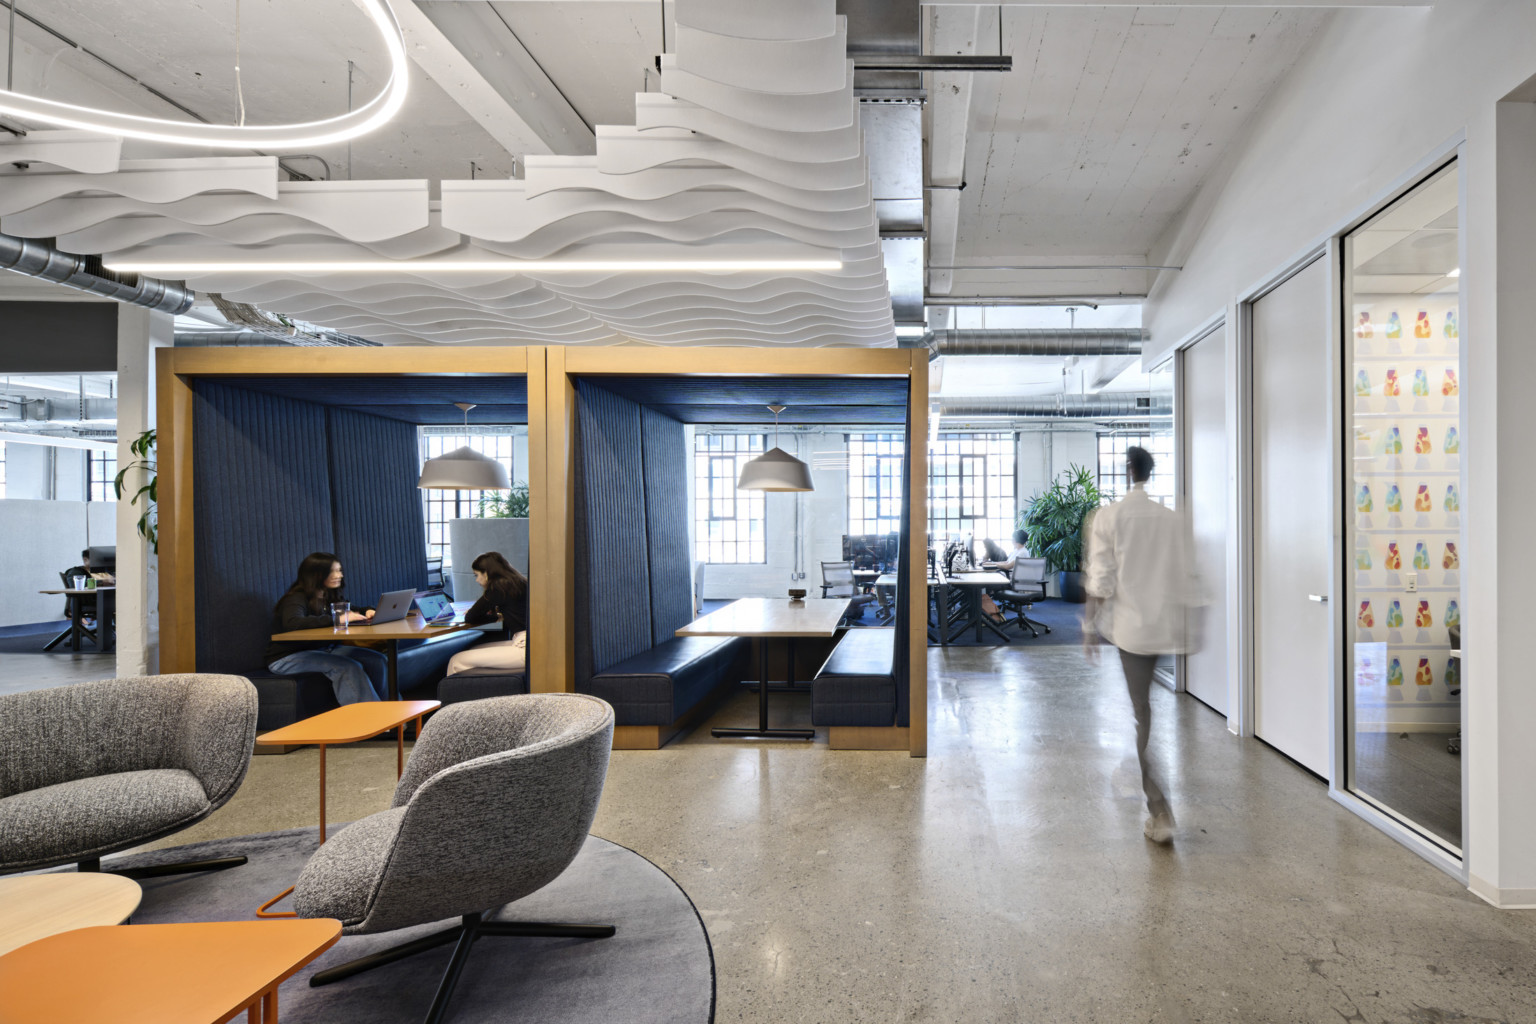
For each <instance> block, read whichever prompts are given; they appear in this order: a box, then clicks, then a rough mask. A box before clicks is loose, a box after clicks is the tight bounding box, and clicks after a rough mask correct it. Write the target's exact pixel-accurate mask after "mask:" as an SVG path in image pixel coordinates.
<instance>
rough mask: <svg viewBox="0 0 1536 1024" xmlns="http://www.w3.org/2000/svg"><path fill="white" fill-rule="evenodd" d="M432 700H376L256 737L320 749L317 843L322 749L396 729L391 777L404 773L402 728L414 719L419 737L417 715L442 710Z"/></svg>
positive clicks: (322, 823) (322, 808) (322, 825)
mask: <svg viewBox="0 0 1536 1024" xmlns="http://www.w3.org/2000/svg"><path fill="white" fill-rule="evenodd" d="M442 706H443V705H442V703H441V702H440V701H435V700H377V701H373V700H371V701H365V702H363V703H360V704H346V705H343V706H342V707H339V708H336V709H334V710H332V711H327V712H324V713H323V714H319V715H315V716H314V717H313V718H306V719H304V720H303V721H301V722H294V723H293V724H292V725H285V726H283V727H282V728H281V729H274V730H273V731H271V732H268V733H262V734H261V735H260V736H258V737H256V742H257V743H272V744H280V745H287V744H292V745H294V746H301V745H309V744H313V745H315V746H318V747H319V748H320V841H321V842H322V843H323V842H325V748H326V747H328V746H334V745H336V744H338V743H356V742H358V741H359V740H366V739H372V738H373V737H375V736H377V735H379V734H380V733H384V732H388V731H389V730H391V729H399V730H400V735H399V738H398V739H397V741H396V747H395V778H399V777H400V776H401V775H402V774H404V772H405V729H404V725H405V723H406V722H409V721H410V720H411V719H413V718H414V719H415V720H416V735H418V736H420V735H421V716H422V715H425V714H426V713H427V712H428V711H436V710H437V709H438V708H440V707H442Z"/></svg>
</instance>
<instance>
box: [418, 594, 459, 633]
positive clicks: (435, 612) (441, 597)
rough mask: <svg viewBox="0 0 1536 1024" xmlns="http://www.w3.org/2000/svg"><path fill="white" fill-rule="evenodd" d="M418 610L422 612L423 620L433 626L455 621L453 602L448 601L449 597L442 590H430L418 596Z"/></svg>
mask: <svg viewBox="0 0 1536 1024" xmlns="http://www.w3.org/2000/svg"><path fill="white" fill-rule="evenodd" d="M416 610H417V611H419V612H421V617H422V618H424V619H426V620H427V621H428V622H430V623H432V624H433V625H438V624H440V623H444V622H452V621H453V616H454V611H453V602H452V601H450V600H448V595H447V594H445V593H443V592H442V591H441V590H429V591H427V592H426V593H422V594H417V595H416Z"/></svg>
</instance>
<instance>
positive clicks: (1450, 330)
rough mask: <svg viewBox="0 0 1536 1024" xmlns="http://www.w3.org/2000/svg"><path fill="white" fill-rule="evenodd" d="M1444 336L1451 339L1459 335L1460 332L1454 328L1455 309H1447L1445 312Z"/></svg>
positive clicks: (1453, 339)
mask: <svg viewBox="0 0 1536 1024" xmlns="http://www.w3.org/2000/svg"><path fill="white" fill-rule="evenodd" d="M1445 336H1446V337H1447V338H1449V339H1450V340H1452V341H1455V340H1456V339H1457V338H1459V337H1461V332H1460V331H1459V330H1457V329H1456V311H1455V310H1454V309H1451V310H1447V311H1446V314H1445Z"/></svg>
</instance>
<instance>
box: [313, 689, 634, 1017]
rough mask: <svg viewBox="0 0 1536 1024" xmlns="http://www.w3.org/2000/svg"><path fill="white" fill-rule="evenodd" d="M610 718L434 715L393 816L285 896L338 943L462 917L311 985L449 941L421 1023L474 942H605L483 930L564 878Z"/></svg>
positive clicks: (478, 711) (581, 705)
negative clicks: (321, 921)
mask: <svg viewBox="0 0 1536 1024" xmlns="http://www.w3.org/2000/svg"><path fill="white" fill-rule="evenodd" d="M612 746H613V708H611V707H609V706H608V704H607V703H605V702H604V701H601V700H599V699H598V698H596V697H589V696H586V695H583V694H574V693H572V694H563V693H545V694H529V695H525V696H514V697H492V698H489V699H486V700H476V701H469V702H466V703H463V704H454V705H452V706H450V707H446V708H443V709H442V710H441V711H439V712H438V713H437V714H436V715H434V716H433V717H432V718H431V720H430V721H428V722H427V725H426V728H424V729H423V730H422V733H421V739H419V740H418V741H417V743H416V747H415V749H414V750H412V751H411V758H410V761H409V762H407V764H406V766H405V774H404V775H403V776H401V778H400V782H399V784H398V785H397V786H396V787H395V799H394V805H393V806H392V807H391V808H390V809H389V810H387V811H380V812H379V813H377V814H371V815H369V816H368V817H366V818H363V819H362V820H360V821H355V822H353V823H352V824H351V825H348V826H347V827H346V828H344V829H342V830H341V831H340V832H338V833H336V835H334V836H333V837H331V838H330V839H329V840H328V841H327V842H326V843H325V845H324V846H322V847H320V849H319V850H317V851H316V852H315V854H314V856H313V857H311V858H310V860H309V864H308V865H306V866H305V868H304V871H303V873H302V874H301V875H300V876H299V880H298V882H297V883H296V884H295V885H294V889H293V906H294V909H295V911H296V912H297V914H298V916H300V917H334V918H339V919H340V920H341V922H342V924H343V925H344V927H343V929H342V933H343V934H345V935H362V934H369V933H372V932H384V931H392V930H394V929H396V928H407V927H410V926H412V925H418V924H426V923H428V922H431V921H441V920H443V919H444V918H447V917H460V918H462V923H461V924H460V925H459V926H457V927H455V928H451V929H449V930H447V931H444V932H438V933H437V934H434V935H429V936H426V937H425V938H421V939H417V940H416V941H414V942H408V943H405V944H404V945H401V946H395V947H394V948H392V949H388V950H385V951H383V952H380V953H375V954H373V955H372V956H368V957H364V958H362V959H360V960H354V961H352V962H351V963H347V964H342V965H341V966H339V967H333V968H330V969H328V970H325V971H321V972H320V973H318V974H316V975H315V976H314V977H312V978H311V979H310V982H309V983H310V984H311V985H314V986H318V985H325V984H329V983H330V982H333V981H340V980H341V979H343V978H348V977H351V976H352V975H354V974H358V973H360V972H362V971H366V970H370V969H372V968H374V967H381V966H383V965H384V964H388V963H393V962H394V961H396V960H399V959H401V958H403V957H407V956H411V955H412V954H415V953H419V952H421V951H423V950H427V949H431V948H433V947H435V946H440V945H443V944H444V943H447V942H453V941H455V940H457V942H458V945H457V947H456V948H455V949H454V952H453V958H452V960H451V961H450V962H449V964H448V970H447V971H446V972H445V973H444V975H443V980H442V982H441V983H440V984H439V986H438V990H437V996H436V998H434V999H433V1001H432V1009H431V1011H430V1012H429V1013H428V1014H427V1018H426V1019H427V1021H428V1024H436V1022H437V1021H440V1020H441V1019H442V1017H443V1013H444V1012H445V1010H446V1008H447V1005H448V999H449V997H450V996H451V995H452V994H453V987H454V985H455V983H456V982H457V981H458V978H459V972H460V971H462V970H463V968H464V961H465V959H466V958H467V957H468V955H469V950H470V946H471V945H472V944H473V943H474V941H475V939H476V938H478V937H479V936H481V935H532V936H550V937H564V938H607V937H608V936H610V935H612V934H613V932H614V929H613V927H612V926H611V925H565V924H524V923H516V924H514V923H509V922H498V921H486V920H483V919H482V915H488V914H490V913H492V912H494V911H495V910H496V909H498V908H500V907H501V906H503V905H505V904H507V903H511V902H512V901H513V900H518V899H521V898H523V897H524V896H527V895H528V894H530V893H532V892H535V891H537V890H538V889H541V888H543V887H544V886H545V885H548V884H549V883H550V882H552V881H554V880H555V879H556V878H557V877H559V875H560V873H561V872H562V871H564V870H565V869H566V867H568V866H569V865H570V863H571V861H573V860H575V859H576V854H577V853H578V852H579V851H580V850H581V846H582V843H584V842H585V841H586V838H587V830H588V829H589V828H590V827H591V825H592V817H593V815H594V814H596V813H597V802H598V799H599V798H600V797H601V796H602V793H603V779H604V777H605V776H606V775H607V772H608V753H609V750H610V749H611V748H612Z"/></svg>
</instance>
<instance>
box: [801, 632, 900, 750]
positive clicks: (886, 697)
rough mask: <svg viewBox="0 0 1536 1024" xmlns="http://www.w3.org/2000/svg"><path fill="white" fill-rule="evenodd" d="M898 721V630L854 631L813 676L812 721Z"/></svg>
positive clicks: (874, 723) (859, 723) (884, 723)
mask: <svg viewBox="0 0 1536 1024" xmlns="http://www.w3.org/2000/svg"><path fill="white" fill-rule="evenodd" d="M895 722H896V630H895V629H894V628H865V629H850V630H848V631H847V632H846V633H845V634H843V638H842V639H841V640H839V641H838V643H837V646H836V647H834V648H833V649H832V653H831V654H830V655H828V656H827V660H826V662H825V663H824V664H823V665H822V666H821V670H820V671H818V672H817V673H816V677H815V678H814V679H813V680H811V724H812V725H821V726H887V725H894V724H895Z"/></svg>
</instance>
